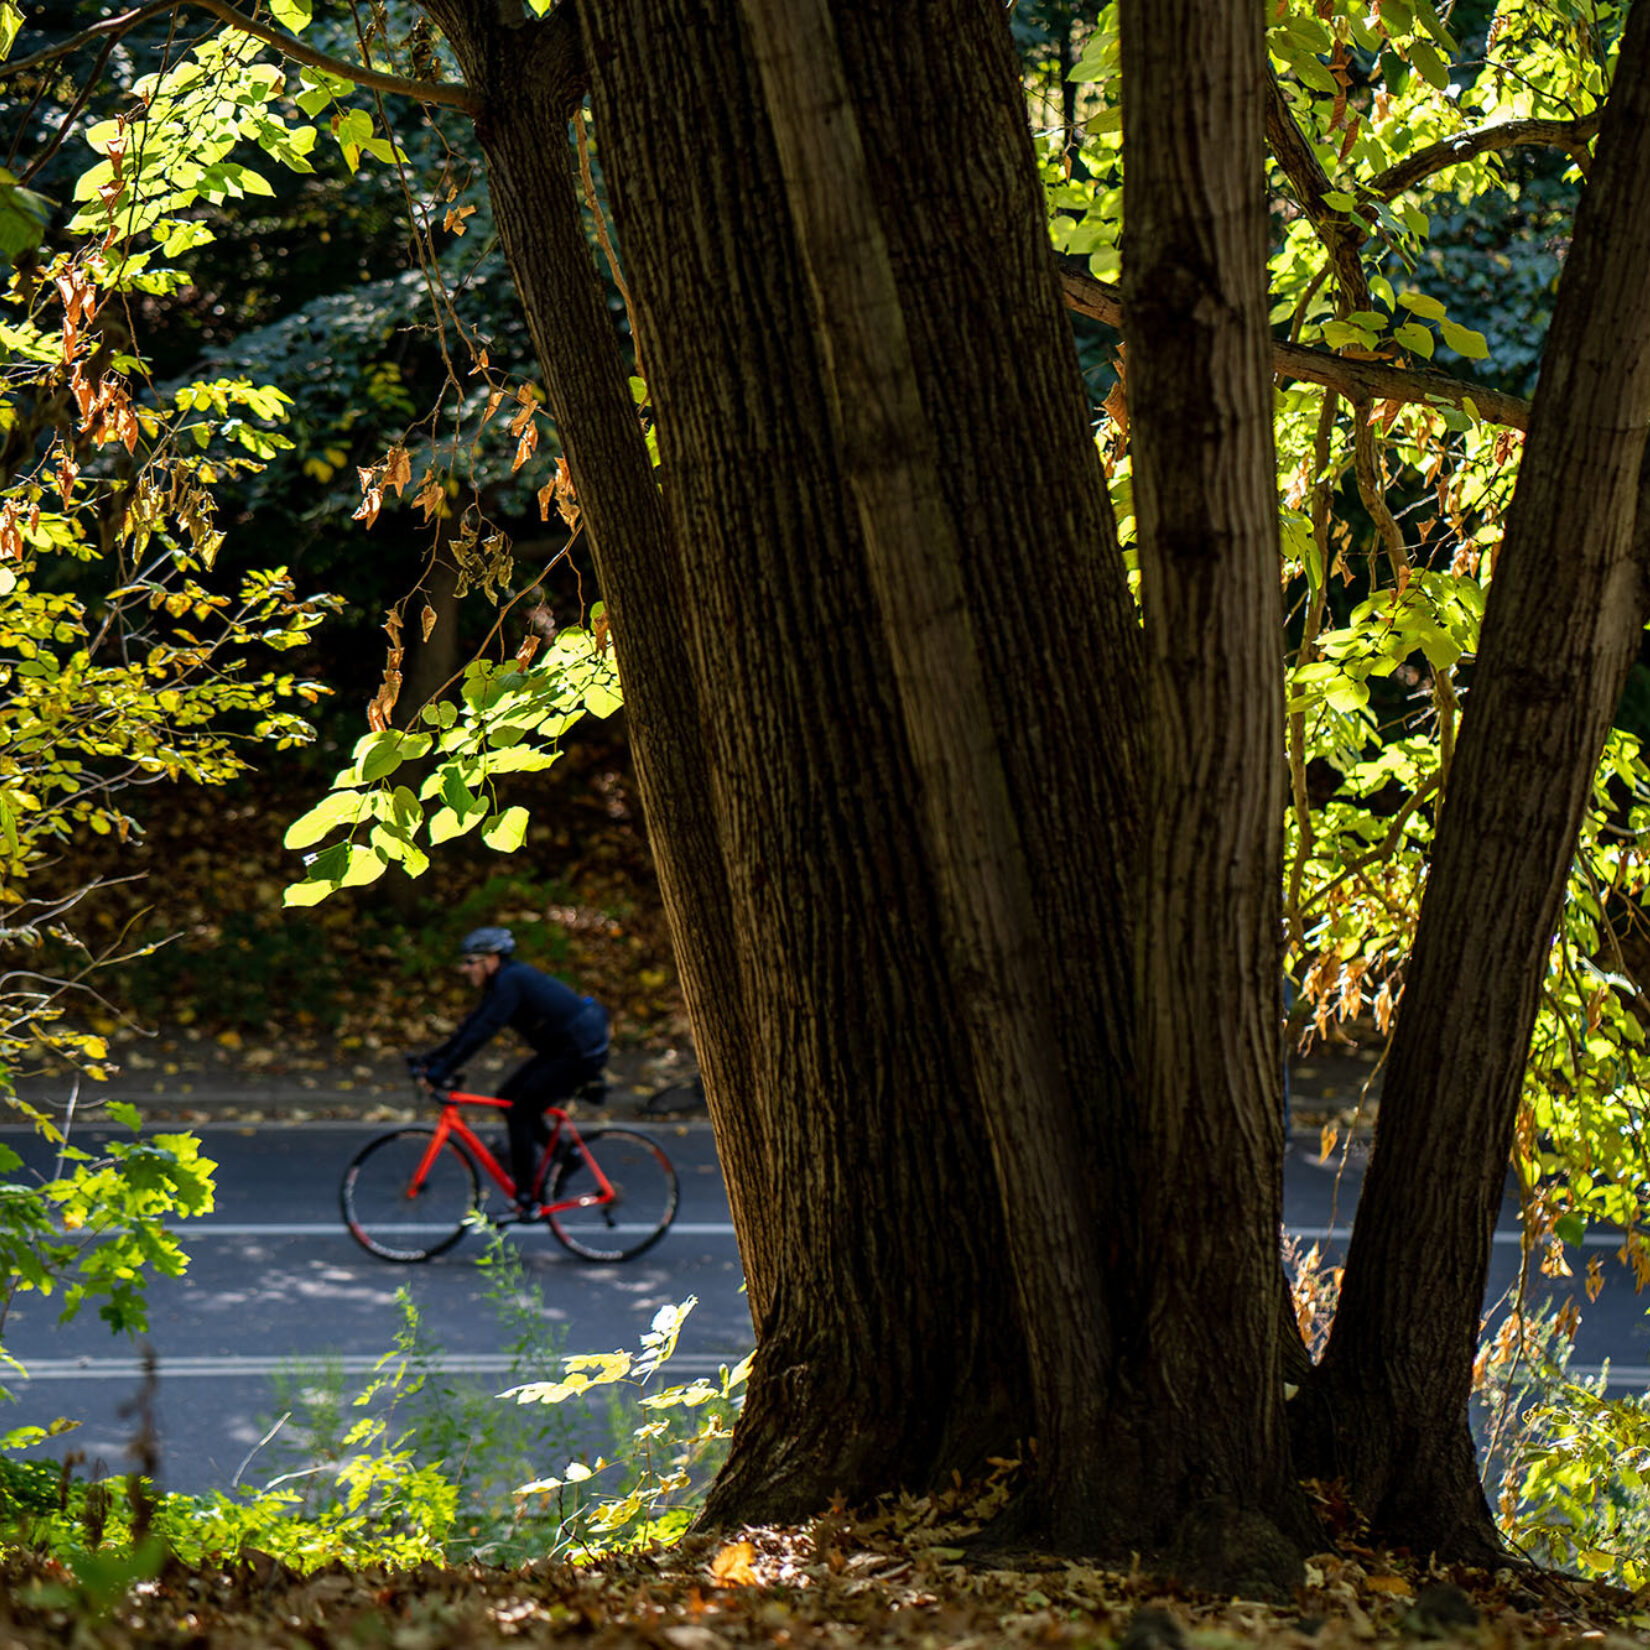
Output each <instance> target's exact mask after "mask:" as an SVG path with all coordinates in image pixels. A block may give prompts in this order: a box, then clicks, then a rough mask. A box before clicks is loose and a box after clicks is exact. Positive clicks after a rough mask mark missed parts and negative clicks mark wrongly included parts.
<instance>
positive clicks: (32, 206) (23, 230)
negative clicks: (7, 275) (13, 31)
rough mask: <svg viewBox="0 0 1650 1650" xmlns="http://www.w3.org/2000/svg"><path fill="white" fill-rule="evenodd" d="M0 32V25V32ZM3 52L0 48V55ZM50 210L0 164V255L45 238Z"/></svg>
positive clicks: (10, 255) (15, 253)
mask: <svg viewBox="0 0 1650 1650" xmlns="http://www.w3.org/2000/svg"><path fill="white" fill-rule="evenodd" d="M0 5H3V0H0ZM0 16H3V10H0ZM3 33H4V30H3V29H0V34H3ZM4 55H5V54H4V53H3V52H0V57H3V56H4ZM51 214H52V209H51V202H50V201H48V200H47V199H46V197H45V196H44V195H37V194H35V192H34V191H33V190H32V189H25V188H23V186H22V185H21V184H20V183H18V182H17V180H16V179H15V178H14V177H13V176H12V175H11V173H10V172H8V171H6V170H5V169H4V168H3V167H0V256H4V257H5V258H7V259H8V260H10V261H11V262H13V263H15V262H16V261H17V259H18V258H19V257H20V256H21V255H22V254H23V253H25V252H32V251H33V250H34V249H35V248H36V247H37V246H39V245H40V243H41V241H42V240H44V239H45V235H46V224H47V222H48V220H49V219H50V218H51Z"/></svg>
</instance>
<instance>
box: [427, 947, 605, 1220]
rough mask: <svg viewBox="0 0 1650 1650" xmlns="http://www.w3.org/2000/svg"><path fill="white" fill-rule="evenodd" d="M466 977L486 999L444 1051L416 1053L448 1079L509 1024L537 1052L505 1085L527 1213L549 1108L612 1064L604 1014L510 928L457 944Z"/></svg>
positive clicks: (431, 1072) (430, 1073)
mask: <svg viewBox="0 0 1650 1650" xmlns="http://www.w3.org/2000/svg"><path fill="white" fill-rule="evenodd" d="M459 951H460V962H459V966H460V967H462V968H463V970H464V973H465V976H466V978H468V979H469V981H470V983H471V984H472V985H477V986H479V987H480V988H481V1001H480V1002H479V1003H478V1004H477V1005H476V1006H475V1008H474V1009H473V1010H472V1011H471V1012H470V1014H469V1015H468V1017H467V1018H466V1019H465V1021H464V1023H463V1024H462V1025H461V1026H460V1027H459V1028H458V1030H457V1031H455V1032H454V1033H453V1034H452V1036H451V1037H449V1038H448V1039H447V1041H446V1042H444V1043H443V1044H442V1045H441V1046H440V1048H435V1049H431V1050H430V1051H429V1053H427V1054H420V1055H416V1056H414V1059H413V1064H414V1066H415V1067H416V1069H417V1070H418V1071H419V1073H420V1074H421V1075H422V1077H423V1078H424V1081H425V1082H426V1083H427V1084H430V1085H432V1086H437V1085H441V1084H445V1083H446V1082H447V1081H448V1079H449V1078H450V1077H451V1076H452V1074H453V1072H455V1071H456V1070H458V1068H459V1067H460V1066H461V1065H462V1064H463V1063H464V1062H465V1061H466V1060H467V1059H468V1058H469V1057H470V1056H471V1055H472V1054H474V1053H475V1052H476V1050H477V1049H479V1048H481V1047H483V1046H484V1045H485V1044H486V1043H488V1042H490V1041H491V1040H492V1039H493V1038H494V1037H495V1036H497V1035H498V1033H499V1032H500V1031H502V1030H503V1029H504V1027H505V1026H511V1027H513V1028H514V1029H515V1030H516V1031H517V1032H519V1033H520V1035H521V1037H522V1038H523V1040H524V1041H525V1042H526V1043H527V1044H528V1045H529V1046H530V1047H531V1048H532V1050H533V1054H532V1057H531V1058H530V1059H528V1060H527V1061H526V1062H525V1063H524V1064H522V1065H520V1066H518V1067H517V1068H516V1069H515V1070H514V1071H513V1072H511V1073H510V1075H509V1077H508V1078H506V1079H505V1081H504V1083H503V1084H502V1085H501V1086H500V1088H499V1091H498V1097H499V1099H501V1100H508V1101H509V1102H510V1109H509V1111H508V1112H506V1113H505V1118H506V1121H507V1123H508V1125H509V1130H510V1178H511V1179H512V1180H513V1181H515V1183H516V1186H517V1188H518V1190H517V1194H516V1212H517V1214H518V1215H519V1216H520V1217H521V1218H523V1219H526V1218H529V1217H530V1216H531V1215H532V1213H533V1210H534V1200H533V1198H532V1196H531V1195H530V1193H529V1191H528V1188H529V1186H530V1185H531V1183H532V1179H533V1170H534V1167H535V1163H534V1157H535V1153H534V1141H535V1136H536V1134H537V1133H538V1130H539V1123H540V1119H542V1118H543V1116H544V1113H545V1109H546V1108H547V1107H549V1106H553V1105H555V1104H556V1103H557V1102H558V1101H561V1100H565V1099H566V1098H567V1097H568V1096H569V1095H570V1094H572V1093H574V1091H575V1090H577V1089H579V1088H581V1087H583V1085H584V1084H586V1083H589V1082H592V1081H594V1080H595V1079H597V1078H599V1077H600V1076H601V1075H602V1073H603V1068H604V1067H605V1066H606V1064H607V1048H608V1023H607V1011H606V1010H605V1009H604V1008H603V1007H602V1005H601V1004H600V1003H598V1002H597V1001H596V999H595V998H594V997H581V996H580V995H579V994H578V993H577V992H576V991H574V990H573V989H572V988H571V987H570V986H566V985H563V984H562V982H561V981H560V980H557V979H552V978H551V977H550V975H548V974H544V973H541V972H540V971H539V970H538V969H536V968H533V967H530V966H529V965H528V964H527V963H524V962H522V961H521V960H520V959H519V958H518V957H517V956H516V954H515V951H516V941H515V936H514V935H513V934H512V933H511V932H510V930H509V929H508V928H477V929H475V930H474V931H473V932H471V933H469V934H466V935H465V936H464V940H463V943H462V944H461V946H460V947H459Z"/></svg>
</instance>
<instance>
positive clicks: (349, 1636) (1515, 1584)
mask: <svg viewBox="0 0 1650 1650" xmlns="http://www.w3.org/2000/svg"><path fill="white" fill-rule="evenodd" d="M967 1497H968V1492H966V1491H965V1492H960V1493H959V1495H958V1496H957V1497H955V1498H954V1499H953V1504H952V1505H950V1506H942V1505H937V1504H936V1503H934V1502H931V1501H913V1500H905V1501H903V1502H901V1503H898V1504H893V1505H885V1506H884V1507H882V1508H880V1509H878V1510H877V1511H875V1512H873V1513H872V1514H870V1515H868V1516H851V1515H847V1514H843V1513H840V1512H837V1513H833V1514H830V1515H827V1516H826V1517H824V1518H821V1519H820V1520H818V1521H816V1522H815V1523H813V1524H811V1525H808V1526H805V1527H803V1528H800V1529H797V1528H791V1529H764V1530H751V1531H745V1532H742V1533H741V1534H740V1535H738V1536H736V1537H734V1538H731V1539H722V1538H715V1537H689V1538H687V1539H686V1540H685V1541H683V1542H682V1543H680V1544H679V1545H677V1546H676V1547H674V1548H670V1549H666V1550H664V1551H662V1552H659V1553H656V1554H652V1555H640V1554H631V1555H616V1556H609V1557H605V1558H603V1559H601V1560H598V1561H596V1562H593V1563H589V1564H581V1565H578V1566H574V1565H571V1564H567V1563H564V1562H560V1561H549V1560H546V1561H541V1562H539V1563H536V1564H530V1565H525V1566H521V1567H519V1568H515V1569H487V1568H484V1567H480V1566H467V1567H462V1568H443V1567H440V1566H437V1565H433V1564H427V1565H423V1566H421V1567H419V1568H417V1569H415V1570H410V1571H401V1572H392V1571H385V1570H372V1569H366V1570H349V1569H345V1568H343V1567H342V1566H336V1565H335V1566H333V1567H331V1568H328V1569H325V1570H321V1571H317V1572H314V1573H312V1574H310V1575H309V1576H307V1577H305V1576H299V1575H297V1574H296V1573H295V1572H292V1571H289V1570H287V1569H286V1568H285V1567H284V1566H282V1565H281V1564H279V1563H278V1562H277V1561H275V1560H274V1559H272V1558H270V1557H268V1555H265V1554H253V1555H251V1556H250V1557H249V1558H246V1559H243V1560H240V1561H238V1562H236V1563H233V1564H231V1565H228V1566H227V1567H223V1568H219V1567H216V1566H213V1565H210V1564H208V1565H204V1566H199V1567H195V1566H187V1565H183V1564H180V1563H178V1562H176V1561H175V1560H174V1561H170V1562H168V1564H167V1565H166V1567H165V1568H164V1569H162V1570H161V1571H160V1573H159V1574H158V1575H157V1576H155V1577H154V1578H153V1579H152V1580H148V1581H143V1582H140V1583H139V1584H138V1585H137V1586H136V1587H134V1588H132V1589H130V1590H129V1591H128V1592H127V1593H126V1594H125V1596H124V1597H123V1598H121V1599H120V1601H119V1602H118V1603H114V1604H113V1605H107V1604H106V1605H105V1607H104V1608H103V1609H102V1610H98V1609H96V1608H94V1607H93V1601H92V1600H91V1599H89V1598H88V1596H87V1589H86V1588H85V1586H83V1585H82V1584H80V1583H79V1582H77V1578H76V1576H75V1574H74V1572H73V1571H72V1570H70V1569H68V1568H66V1567H65V1566H63V1565H61V1564H58V1563H56V1562H54V1561H42V1560H36V1559H31V1558H28V1557H25V1556H23V1555H20V1554H17V1553H15V1552H14V1553H13V1554H11V1555H10V1556H8V1557H6V1558H5V1559H3V1560H0V1582H3V1586H0V1643H4V1644H5V1645H6V1647H7V1650H25V1647H26V1650H36V1647H40V1650H44V1647H46V1646H53V1647H57V1646H61V1645H64V1644H72V1645H74V1646H76V1647H77V1650H90V1647H98V1650H103V1647H107V1650H126V1647H137V1646H150V1645H157V1646H158V1645H166V1646H178V1647H180V1650H181V1647H188V1650H231V1647H233V1650H242V1647H250V1646H254V1645H257V1646H266V1645H267V1646H291V1647H293V1650H301V1647H310V1650H330V1647H332V1646H338V1647H340V1650H366V1647H378V1646H384V1647H393V1650H447V1647H449V1646H452V1647H455V1650H456V1647H459V1646H463V1647H465V1650H472V1647H473V1650H486V1647H492V1646H499V1647H502V1646H506V1645H512V1646H530V1645H546V1644H550V1643H559V1642H564V1641H572V1642H576V1643H578V1644H581V1645H588V1646H592V1647H605V1646H625V1647H629V1646H648V1647H651V1650H738V1647H742V1646H751V1647H755V1646H773V1647H775V1650H780V1647H782V1650H814V1647H820V1650H854V1647H857V1646H865V1647H867V1650H870V1647H876V1646H910V1647H911V1650H976V1647H978V1650H985V1647H987V1646H998V1645H1027V1646H1033V1645H1034V1646H1072V1647H1073V1650H1090V1647H1092V1650H1110V1647H1113V1646H1117V1647H1120V1650H1236V1647H1238V1646H1244V1645H1254V1644H1265V1645H1279V1646H1285V1647H1289V1650H1361V1647H1363V1646H1366V1645H1369V1644H1374V1643H1387V1644H1392V1643H1418V1642H1424V1641H1434V1642H1437V1641H1453V1642H1455V1643H1459V1644H1471V1645H1475V1646H1480V1647H1485V1650H1488V1647H1490V1646H1494V1647H1495V1650H1520V1647H1523V1646H1535V1645H1542V1646H1569V1645H1573V1646H1576V1647H1577V1650H1581V1647H1582V1646H1586V1647H1587V1650H1628V1647H1629V1646H1632V1647H1642V1645H1643V1644H1644V1642H1645V1629H1646V1628H1647V1627H1650V1614H1646V1613H1645V1611H1646V1608H1647V1607H1650V1601H1646V1600H1635V1599H1633V1598H1632V1596H1631V1595H1628V1594H1625V1593H1623V1592H1621V1591H1620V1590H1619V1589H1614V1588H1610V1587H1607V1586H1605V1585H1604V1584H1602V1583H1585V1582H1578V1581H1574V1580H1571V1579H1568V1578H1565V1577H1560V1576H1549V1575H1541V1574H1535V1573H1531V1572H1517V1573H1515V1572H1511V1571H1505V1570H1503V1571H1498V1572H1496V1573H1495V1574H1494V1575H1491V1574H1488V1573H1486V1572H1483V1571H1470V1570H1443V1571H1436V1572H1432V1573H1422V1572H1419V1571H1418V1570H1417V1568H1416V1567H1415V1566H1413V1565H1411V1564H1408V1563H1407V1562H1395V1561H1394V1560H1393V1559H1392V1558H1391V1557H1390V1556H1389V1555H1385V1554H1381V1553H1378V1552H1375V1551H1372V1550H1370V1549H1367V1548H1364V1547H1360V1546H1358V1545H1357V1543H1356V1542H1343V1543H1342V1546H1341V1548H1340V1549H1339V1550H1338V1551H1337V1552H1335V1553H1325V1554H1321V1555H1319V1556H1317V1557H1315V1558H1313V1559H1312V1560H1311V1561H1310V1562H1309V1563H1308V1565H1307V1567H1306V1582H1305V1585H1304V1586H1302V1587H1299V1588H1297V1589H1296V1591H1295V1595H1294V1597H1293V1598H1291V1599H1289V1600H1288V1601H1286V1602H1283V1601H1280V1602H1273V1603H1261V1602H1252V1601H1246V1600H1242V1599H1238V1598H1216V1597H1211V1596H1209V1595H1202V1594H1198V1593H1195V1592H1190V1591H1187V1590H1185V1589H1182V1588H1179V1587H1177V1586H1175V1585H1174V1584H1172V1583H1169V1584H1166V1583H1164V1582H1163V1581H1161V1580H1159V1579H1157V1578H1154V1577H1153V1576H1152V1575H1150V1574H1149V1573H1147V1572H1145V1571H1143V1570H1142V1569H1141V1568H1140V1567H1139V1566H1138V1565H1134V1566H1131V1567H1130V1568H1129V1569H1126V1570H1107V1569H1098V1568H1094V1567H1092V1566H1089V1565H1084V1564H1074V1563H1068V1562H1065V1561H1062V1560H1056V1559H1039V1558H1035V1557H1030V1556H1027V1555H1025V1554H1018V1555H1015V1556H1014V1557H1012V1558H1008V1557H1004V1558H1002V1559H1000V1560H997V1561H992V1560H989V1559H980V1558H976V1559H974V1560H973V1561H971V1562H969V1561H965V1555H964V1549H963V1547H962V1546H961V1545H959V1544H960V1543H963V1542H966V1541H967V1540H968V1539H969V1537H970V1536H971V1535H973V1534H974V1532H975V1529H976V1527H977V1520H972V1519H970V1518H969V1517H968V1516H967V1509H966V1507H961V1506H959V1505H958V1504H957V1503H961V1502H965V1501H966V1500H967Z"/></svg>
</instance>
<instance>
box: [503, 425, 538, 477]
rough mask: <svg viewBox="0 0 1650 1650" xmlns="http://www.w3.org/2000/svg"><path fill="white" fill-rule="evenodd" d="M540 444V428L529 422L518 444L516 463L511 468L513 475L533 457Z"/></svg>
mask: <svg viewBox="0 0 1650 1650" xmlns="http://www.w3.org/2000/svg"><path fill="white" fill-rule="evenodd" d="M538 444H539V427H538V425H537V424H534V423H531V422H529V424H528V425H527V427H526V429H524V430H523V431H522V432H521V440H520V441H518V442H517V443H516V457H515V462H514V463H512V464H511V466H510V474H511V475H514V474H515V473H516V471H517V470H519V469H520V468H521V467H522V465H523V464H525V463H526V462H527V460H528V459H530V458H531V457H532V456H533V451H534V449H535V448H536V447H537V446H538Z"/></svg>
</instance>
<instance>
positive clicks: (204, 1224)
mask: <svg viewBox="0 0 1650 1650" xmlns="http://www.w3.org/2000/svg"><path fill="white" fill-rule="evenodd" d="M395 1229H396V1231H397V1232H398V1233H403V1234H406V1235H409V1236H410V1235H411V1234H412V1233H414V1232H450V1231H451V1230H452V1227H451V1226H444V1225H442V1224H441V1223H440V1222H432V1223H430V1224H428V1225H424V1224H420V1223H418V1222H413V1223H411V1224H409V1225H405V1226H397V1227H396V1228H395ZM652 1229H653V1228H652V1227H650V1226H624V1225H621V1226H616V1227H614V1228H613V1230H614V1231H616V1232H649V1231H652ZM166 1230H167V1231H169V1232H175V1233H176V1234H177V1235H178V1236H179V1237H181V1238H203V1237H339V1238H341V1237H348V1236H349V1233H348V1232H347V1231H346V1230H345V1229H344V1224H343V1222H342V1221H338V1220H332V1221H298V1220H288V1221H281V1220H270V1221H230V1220H200V1221H178V1222H176V1223H174V1224H171V1225H168V1226H167V1228H166ZM506 1230H509V1228H506ZM670 1235H671V1236H681V1237H732V1236H733V1223H732V1222H731V1221H694V1220H678V1221H674V1222H673V1223H672V1224H671V1228H670Z"/></svg>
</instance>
